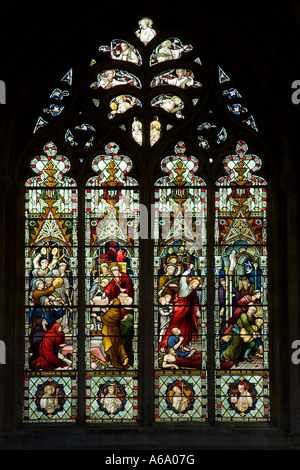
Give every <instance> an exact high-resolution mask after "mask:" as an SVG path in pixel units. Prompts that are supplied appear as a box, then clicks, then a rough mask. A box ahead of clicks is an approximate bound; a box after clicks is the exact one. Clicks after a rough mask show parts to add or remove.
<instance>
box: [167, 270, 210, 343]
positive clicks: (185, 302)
mask: <svg viewBox="0 0 300 470" xmlns="http://www.w3.org/2000/svg"><path fill="white" fill-rule="evenodd" d="M192 268H193V266H192V265H190V268H189V269H187V270H186V271H185V272H184V273H183V274H182V276H181V279H180V282H179V290H178V292H177V293H176V294H175V298H174V310H173V317H172V319H171V321H170V324H169V326H168V329H167V331H166V333H165V336H164V337H163V339H162V341H161V342H160V344H159V346H158V349H159V350H161V349H163V348H164V349H166V348H168V338H169V337H170V336H171V335H172V329H173V328H179V329H180V330H181V334H182V336H183V337H184V341H183V343H182V346H183V347H184V346H186V345H188V344H189V343H190V342H191V341H192V339H193V338H194V341H197V339H198V325H197V317H200V306H199V301H198V297H197V293H196V290H197V288H198V287H199V285H200V283H201V280H200V278H199V277H197V276H190V273H191V269H192ZM189 276H190V277H189Z"/></svg>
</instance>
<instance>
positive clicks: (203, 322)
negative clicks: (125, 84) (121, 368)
mask: <svg viewBox="0 0 300 470" xmlns="http://www.w3.org/2000/svg"><path fill="white" fill-rule="evenodd" d="M186 150H187V149H186V145H185V144H184V142H182V141H180V142H178V144H177V145H176V146H175V155H172V156H169V157H166V158H164V159H163V160H162V163H161V168H162V170H163V171H165V172H166V173H167V175H168V176H163V177H161V178H160V179H159V180H157V182H156V185H155V202H154V208H155V220H154V239H155V248H154V280H155V284H154V293H155V296H154V327H155V331H154V338H155V340H154V351H155V358H154V360H155V419H156V420H157V421H189V420H195V421H205V420H206V419H207V407H206V404H207V396H206V393H207V383H206V382H207V376H206V362H207V336H206V335H207V314H206V310H207V298H206V296H207V286H206V283H207V281H206V274H207V273H206V267H207V263H206V256H207V252H206V248H207V240H206V220H207V192H206V185H205V182H204V181H203V179H202V178H201V177H200V176H197V170H198V160H197V159H196V158H195V157H193V156H190V155H188V154H187V153H186Z"/></svg>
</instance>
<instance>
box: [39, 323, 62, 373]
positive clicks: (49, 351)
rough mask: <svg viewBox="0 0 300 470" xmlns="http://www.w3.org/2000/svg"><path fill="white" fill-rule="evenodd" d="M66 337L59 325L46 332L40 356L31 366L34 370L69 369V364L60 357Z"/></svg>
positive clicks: (40, 348)
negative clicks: (59, 353)
mask: <svg viewBox="0 0 300 470" xmlns="http://www.w3.org/2000/svg"><path fill="white" fill-rule="evenodd" d="M64 340H65V335H64V333H63V331H62V328H61V325H60V324H59V323H54V325H53V326H52V327H51V328H50V330H48V331H46V333H45V334H44V336H43V339H42V342H41V344H40V347H39V356H38V357H37V359H35V360H34V361H33V362H32V364H31V369H32V370H39V369H42V370H55V369H57V368H60V367H67V366H68V364H67V363H66V362H64V361H63V360H62V359H59V357H58V350H59V349H60V348H61V347H62V345H63V343H64Z"/></svg>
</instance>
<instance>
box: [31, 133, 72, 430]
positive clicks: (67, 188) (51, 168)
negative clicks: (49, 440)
mask: <svg viewBox="0 0 300 470" xmlns="http://www.w3.org/2000/svg"><path fill="white" fill-rule="evenodd" d="M43 151H44V154H41V155H39V156H37V157H35V158H34V159H32V161H31V165H30V167H31V170H32V171H33V172H35V173H37V175H38V176H32V178H30V179H28V180H27V182H26V184H25V201H26V202H25V244H26V245H25V360H24V362H25V386H24V413H23V416H24V421H26V422H57V421H60V422H66V421H67V422H74V420H75V419H76V415H77V391H76V390H77V322H78V318H77V306H78V280H77V276H78V273H77V257H78V241H77V215H78V203H77V188H76V183H75V181H74V180H73V179H72V178H70V177H68V176H66V175H65V173H67V172H68V171H69V169H70V162H69V160H68V158H67V157H65V156H63V155H59V154H58V153H57V147H56V145H55V144H54V143H53V142H48V143H47V144H46V145H45V146H44V148H43Z"/></svg>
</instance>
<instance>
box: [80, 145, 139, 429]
mask: <svg viewBox="0 0 300 470" xmlns="http://www.w3.org/2000/svg"><path fill="white" fill-rule="evenodd" d="M105 151H106V153H105V154H103V155H99V156H97V157H95V158H94V160H93V163H92V167H93V170H94V172H95V173H96V174H97V175H96V176H93V177H91V178H90V179H89V180H88V182H87V185H86V191H85V234H86V240H85V242H86V247H85V259H86V370H87V372H86V417H87V420H89V421H93V422H104V421H105V422H108V421H132V420H136V419H137V417H138V411H137V394H138V388H137V387H138V386H137V384H138V348H137V334H138V302H139V300H138V295H139V283H138V267H139V240H138V230H139V228H138V226H139V190H138V183H137V181H136V180H135V179H134V178H131V177H130V176H127V173H128V172H129V171H130V170H131V167H132V161H131V160H130V158H129V157H127V156H125V155H120V154H119V147H118V146H117V145H116V144H115V143H114V142H110V143H109V144H108V145H107V146H106V147H105Z"/></svg>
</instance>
